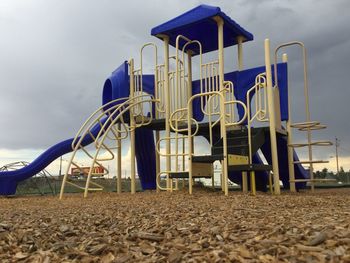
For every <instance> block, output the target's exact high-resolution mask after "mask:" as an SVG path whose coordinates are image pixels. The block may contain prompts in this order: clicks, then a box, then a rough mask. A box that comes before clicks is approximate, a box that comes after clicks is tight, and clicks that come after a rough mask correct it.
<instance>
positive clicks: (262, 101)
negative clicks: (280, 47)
mask: <svg viewBox="0 0 350 263" xmlns="http://www.w3.org/2000/svg"><path fill="white" fill-rule="evenodd" d="M251 93H254V94H255V96H256V99H255V111H256V112H255V114H254V115H253V116H251V108H250V99H251V96H250V94H251ZM261 93H263V95H261ZM266 107H267V92H266V77H265V73H261V74H259V75H257V76H256V77H255V85H254V86H253V87H251V88H250V89H249V90H248V91H247V115H248V116H247V126H248V145H249V162H250V163H251V162H252V157H253V156H252V155H253V153H252V131H251V128H252V122H253V121H254V120H257V121H260V122H264V121H268V119H267V117H266V115H267V110H266Z"/></svg>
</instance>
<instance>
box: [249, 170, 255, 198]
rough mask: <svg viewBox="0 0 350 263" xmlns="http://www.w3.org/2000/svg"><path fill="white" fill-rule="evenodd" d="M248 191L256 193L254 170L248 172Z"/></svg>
mask: <svg viewBox="0 0 350 263" xmlns="http://www.w3.org/2000/svg"><path fill="white" fill-rule="evenodd" d="M250 191H251V192H252V195H256V185H255V171H251V172H250Z"/></svg>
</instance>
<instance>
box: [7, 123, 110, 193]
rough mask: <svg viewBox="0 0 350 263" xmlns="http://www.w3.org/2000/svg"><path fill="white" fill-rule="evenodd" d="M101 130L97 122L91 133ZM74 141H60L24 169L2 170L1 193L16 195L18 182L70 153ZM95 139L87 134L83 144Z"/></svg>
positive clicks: (95, 133)
mask: <svg viewBox="0 0 350 263" xmlns="http://www.w3.org/2000/svg"><path fill="white" fill-rule="evenodd" d="M105 121H106V118H105V119H104V120H103V123H104V122H105ZM99 131H100V125H99V124H97V125H96V126H95V127H94V128H93V129H92V130H91V133H92V134H93V136H96V135H97V134H98V132H99ZM72 141H73V139H68V140H65V141H63V142H60V143H58V144H56V145H54V146H52V147H51V148H49V149H48V150H46V151H45V152H44V153H42V154H41V155H40V156H39V157H38V158H36V159H35V160H34V161H33V162H31V163H30V164H29V165H28V166H26V167H23V168H22V169H19V170H15V171H6V172H0V195H14V194H15V193H16V187H17V183H18V182H20V181H23V180H25V179H28V178H29V177H32V176H34V175H36V174H37V173H39V172H40V171H41V170H43V169H44V168H45V167H47V166H48V165H49V164H50V163H52V162H53V161H54V160H56V159H57V158H58V157H60V156H62V155H64V154H66V153H69V152H71V151H72ZM92 141H93V139H92V137H91V136H90V135H89V136H86V137H85V138H84V140H83V142H82V145H84V146H86V145H88V144H90V143H91V142H92Z"/></svg>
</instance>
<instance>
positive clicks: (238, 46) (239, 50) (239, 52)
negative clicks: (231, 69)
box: [237, 36, 243, 71]
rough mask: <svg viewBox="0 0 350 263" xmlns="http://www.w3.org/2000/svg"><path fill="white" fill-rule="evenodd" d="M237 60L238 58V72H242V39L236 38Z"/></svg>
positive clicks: (240, 37)
mask: <svg viewBox="0 0 350 263" xmlns="http://www.w3.org/2000/svg"><path fill="white" fill-rule="evenodd" d="M237 58H238V70H239V71H241V70H243V37H242V36H238V37H237Z"/></svg>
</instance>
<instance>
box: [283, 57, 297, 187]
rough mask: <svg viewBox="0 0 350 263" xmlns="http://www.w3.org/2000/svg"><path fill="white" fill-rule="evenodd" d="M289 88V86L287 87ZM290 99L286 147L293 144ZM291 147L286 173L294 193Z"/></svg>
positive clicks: (286, 58) (285, 61)
mask: <svg viewBox="0 0 350 263" xmlns="http://www.w3.org/2000/svg"><path fill="white" fill-rule="evenodd" d="M282 61H283V62H284V63H287V62H288V56H287V54H283V55H282ZM288 87H289V85H288ZM290 104H291V103H290V98H289V96H288V112H289V116H288V120H287V132H288V137H287V141H288V145H291V144H292V143H293V134H292V132H293V131H292V127H291V126H290V125H291V124H292V118H291V114H292V113H291V105H290ZM293 151H294V150H293V147H288V172H289V185H290V191H291V192H293V193H295V192H296V188H295V181H294V180H295V172H294V157H293Z"/></svg>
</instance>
